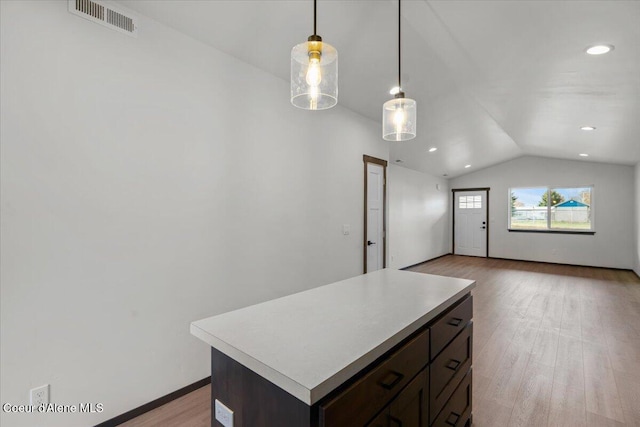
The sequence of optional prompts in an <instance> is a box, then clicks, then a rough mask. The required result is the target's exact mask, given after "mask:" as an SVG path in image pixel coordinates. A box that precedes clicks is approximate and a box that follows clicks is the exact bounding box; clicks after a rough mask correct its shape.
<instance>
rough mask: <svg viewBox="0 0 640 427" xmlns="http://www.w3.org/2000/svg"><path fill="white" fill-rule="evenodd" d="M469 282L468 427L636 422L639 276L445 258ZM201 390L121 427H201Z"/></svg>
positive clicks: (206, 392)
mask: <svg viewBox="0 0 640 427" xmlns="http://www.w3.org/2000/svg"><path fill="white" fill-rule="evenodd" d="M411 270H412V271H418V272H423V273H430V274H440V275H445V276H455V277H463V278H469V279H474V280H476V282H477V287H476V289H475V290H474V291H473V295H474V342H473V345H474V347H473V348H474V356H473V414H474V415H473V417H474V418H473V421H474V426H479V427H485V426H486V427H502V426H536V427H542V426H594V427H595V426H597V427H607V426H640V279H638V277H636V276H635V275H634V274H633V273H632V272H629V271H619V270H608V269H598V268H587V267H572V266H561V265H552V264H541V263H530V262H519V261H505V260H495V259H486V258H472V257H461V256H446V257H443V258H440V259H437V260H434V261H431V262H428V263H425V264H421V265H419V266H416V267H413V268H411ZM210 393H211V392H210V388H209V387H204V388H202V389H200V390H197V391H195V392H193V393H191V394H189V395H187V396H184V397H182V398H181V399H178V400H176V401H173V402H171V403H169V404H167V405H165V406H163V407H161V408H158V409H156V410H154V411H152V412H149V413H147V414H144V415H142V416H141V417H139V418H136V419H135V420H132V421H130V422H128V423H126V424H124V425H125V426H129V427H133V426H140V427H142V426H145V427H146V426H166V427H173V426H176V427H177V426H190V427H191V426H192V427H196V426H209V425H210V412H209V411H210Z"/></svg>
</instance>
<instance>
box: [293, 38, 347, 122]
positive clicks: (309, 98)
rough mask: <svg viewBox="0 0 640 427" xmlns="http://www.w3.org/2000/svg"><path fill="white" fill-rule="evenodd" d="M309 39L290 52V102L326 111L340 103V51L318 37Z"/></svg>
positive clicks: (305, 107)
mask: <svg viewBox="0 0 640 427" xmlns="http://www.w3.org/2000/svg"><path fill="white" fill-rule="evenodd" d="M314 38H315V39H314ZM309 39H310V40H309V41H307V42H304V43H300V44H298V45H296V46H294V47H293V49H292V50H291V103H292V104H293V105H294V106H296V107H298V108H302V109H305V110H325V109H327V108H331V107H333V106H334V105H336V104H337V103H338V52H337V51H336V49H335V48H334V47H333V46H331V45H330V44H328V43H324V42H323V41H322V39H321V38H320V37H318V36H311V37H309Z"/></svg>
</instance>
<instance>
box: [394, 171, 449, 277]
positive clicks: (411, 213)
mask: <svg viewBox="0 0 640 427" xmlns="http://www.w3.org/2000/svg"><path fill="white" fill-rule="evenodd" d="M388 178H389V179H388V181H389V185H388V193H389V266H390V267H392V268H403V267H407V266H410V265H413V264H417V263H419V262H422V261H426V260H429V259H432V258H436V257H438V256H440V255H444V254H446V253H449V247H450V244H449V206H450V204H449V200H450V199H449V193H450V192H449V185H448V182H447V180H446V179H444V178H439V177H436V176H433V175H429V174H425V173H421V172H417V171H414V170H411V169H407V168H403V167H400V166H396V165H390V166H389V170H388ZM436 185H439V187H440V188H439V189H437V188H436Z"/></svg>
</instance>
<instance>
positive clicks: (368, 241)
mask: <svg viewBox="0 0 640 427" xmlns="http://www.w3.org/2000/svg"><path fill="white" fill-rule="evenodd" d="M375 244H376V242H372V241H371V240H367V246H371V245H375Z"/></svg>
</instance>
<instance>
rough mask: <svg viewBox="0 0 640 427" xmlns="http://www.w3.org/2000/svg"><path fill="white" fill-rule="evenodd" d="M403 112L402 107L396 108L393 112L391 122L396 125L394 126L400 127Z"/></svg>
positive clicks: (403, 115)
mask: <svg viewBox="0 0 640 427" xmlns="http://www.w3.org/2000/svg"><path fill="white" fill-rule="evenodd" d="M404 121H405V114H404V109H403V108H398V109H397V110H396V111H395V113H393V124H394V125H396V128H401V127H402V126H403V125H404Z"/></svg>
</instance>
